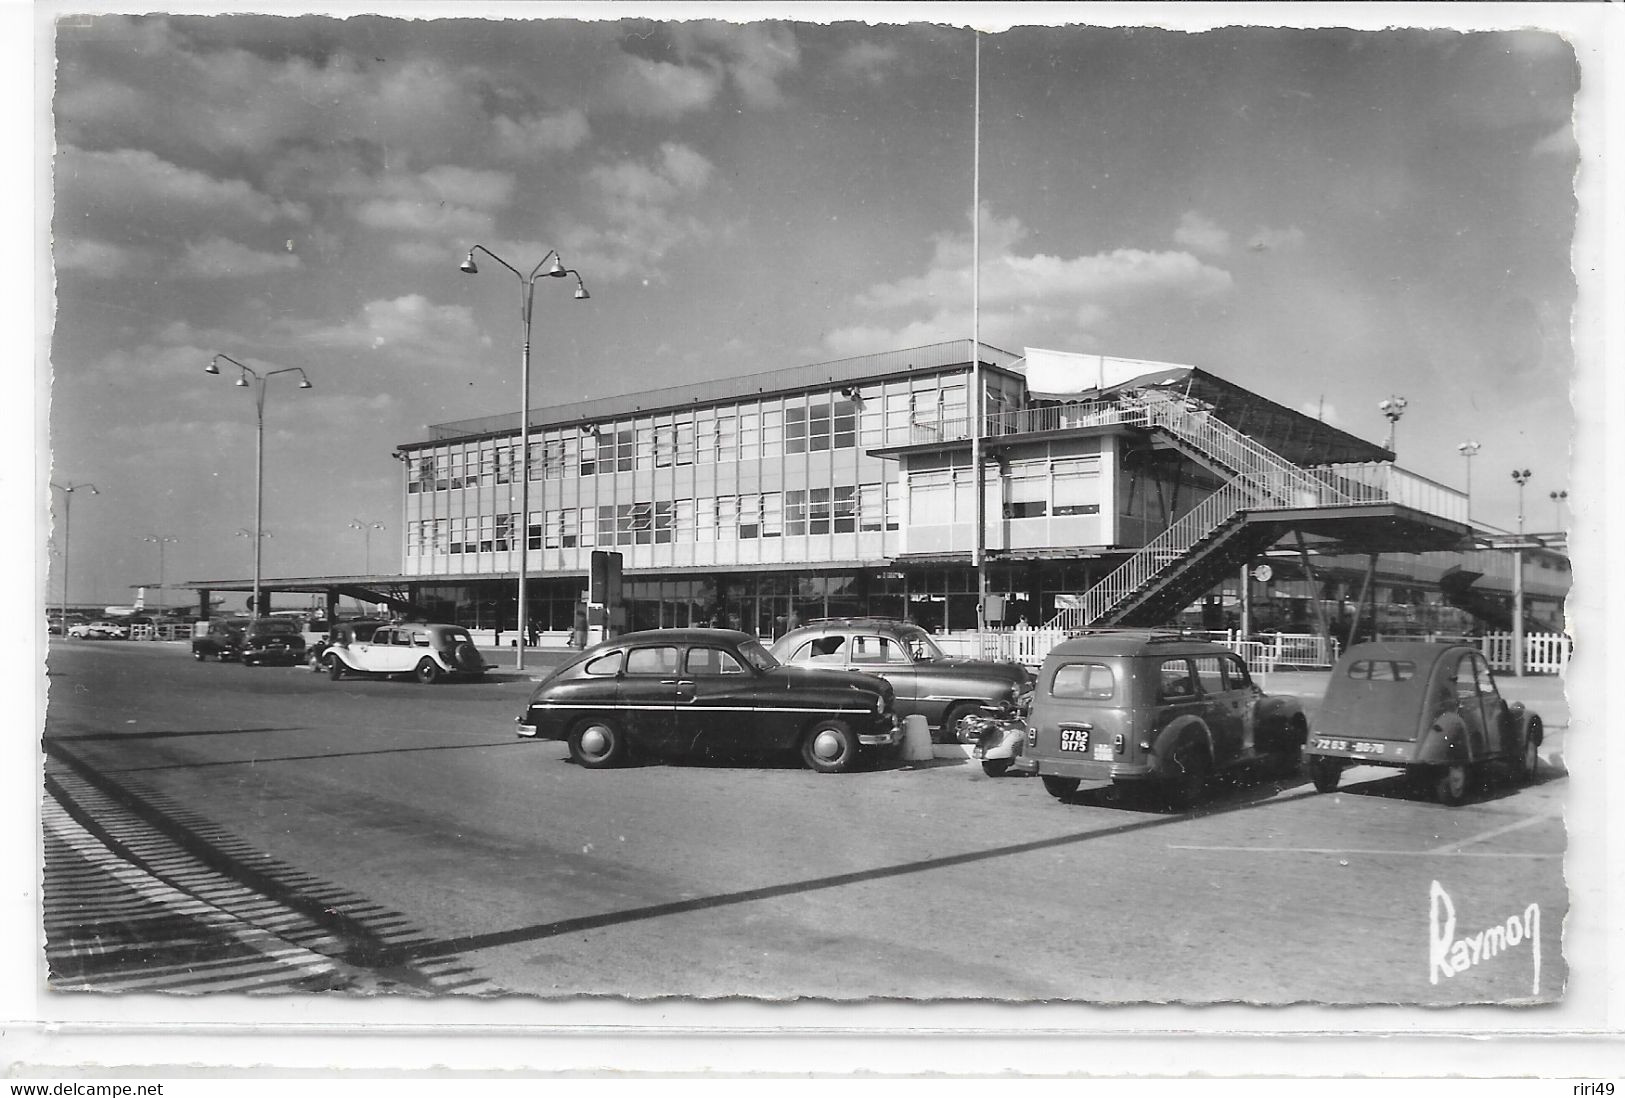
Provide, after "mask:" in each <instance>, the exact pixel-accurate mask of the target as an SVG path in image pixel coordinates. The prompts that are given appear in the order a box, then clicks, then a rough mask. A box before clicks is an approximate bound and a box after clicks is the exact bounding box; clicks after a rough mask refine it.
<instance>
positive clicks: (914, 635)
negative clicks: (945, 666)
mask: <svg viewBox="0 0 1625 1098" xmlns="http://www.w3.org/2000/svg"><path fill="white" fill-rule="evenodd" d="M900 636H901V637H902V641H903V643H904V644H906V645H908V652H909V655H911V656H913V657H914V658H915V659H917V660H942V659H947V658H948V657H947V656H945V655H943V653H942V649H940V648H938V647H937V642H936V641H934V640H932V639H931V634H929V633H927V632H926V631H925V630H924V629H921V628H919V627H918V626H915V627H913V628H910V629H905V630H903V631H902V633H901V634H900Z"/></svg>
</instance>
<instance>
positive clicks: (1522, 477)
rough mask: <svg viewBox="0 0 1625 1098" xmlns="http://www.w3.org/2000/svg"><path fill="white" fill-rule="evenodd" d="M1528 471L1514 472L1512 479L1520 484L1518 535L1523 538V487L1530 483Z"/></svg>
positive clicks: (1518, 470)
mask: <svg viewBox="0 0 1625 1098" xmlns="http://www.w3.org/2000/svg"><path fill="white" fill-rule="evenodd" d="M1529 477H1530V472H1529V470H1528V469H1514V470H1512V479H1513V480H1515V481H1517V482H1518V535H1519V536H1520V537H1522V536H1523V486H1524V485H1525V484H1528V483H1529Z"/></svg>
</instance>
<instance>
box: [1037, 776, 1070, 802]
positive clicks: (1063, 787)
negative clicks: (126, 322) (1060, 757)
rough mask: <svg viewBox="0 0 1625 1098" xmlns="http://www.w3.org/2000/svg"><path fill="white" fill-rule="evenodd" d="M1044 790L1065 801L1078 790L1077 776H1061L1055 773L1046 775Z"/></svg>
mask: <svg viewBox="0 0 1625 1098" xmlns="http://www.w3.org/2000/svg"><path fill="white" fill-rule="evenodd" d="M1044 791H1045V792H1046V793H1048V794H1049V795H1050V796H1052V797H1054V798H1055V799H1056V800H1058V801H1064V800H1066V799H1067V798H1068V797H1070V796H1072V794H1074V793H1076V792H1077V791H1078V779H1077V778H1061V777H1057V776H1056V775H1054V774H1045V775H1044Z"/></svg>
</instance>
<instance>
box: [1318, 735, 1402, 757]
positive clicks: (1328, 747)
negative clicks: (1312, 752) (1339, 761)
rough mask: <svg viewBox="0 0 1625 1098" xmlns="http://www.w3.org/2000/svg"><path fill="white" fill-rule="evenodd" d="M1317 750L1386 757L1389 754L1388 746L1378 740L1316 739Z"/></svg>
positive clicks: (1322, 737)
mask: <svg viewBox="0 0 1625 1098" xmlns="http://www.w3.org/2000/svg"><path fill="white" fill-rule="evenodd" d="M1315 749H1316V750H1319V751H1351V752H1353V753H1354V754H1356V755H1384V754H1387V752H1388V745H1387V744H1385V743H1379V742H1378V741H1376V740H1334V739H1329V738H1327V737H1325V736H1316V737H1315Z"/></svg>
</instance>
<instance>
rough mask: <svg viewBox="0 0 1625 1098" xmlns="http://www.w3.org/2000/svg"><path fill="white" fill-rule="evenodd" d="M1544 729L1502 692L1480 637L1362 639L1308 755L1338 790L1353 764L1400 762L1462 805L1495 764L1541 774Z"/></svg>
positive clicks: (1322, 781) (1336, 677)
mask: <svg viewBox="0 0 1625 1098" xmlns="http://www.w3.org/2000/svg"><path fill="white" fill-rule="evenodd" d="M1544 734H1545V732H1544V729H1543V727H1542V725H1541V721H1540V718H1539V717H1538V716H1536V715H1535V714H1534V713H1532V712H1530V711H1529V710H1528V709H1525V708H1524V705H1523V703H1522V702H1513V703H1510V704H1509V703H1508V702H1507V701H1506V699H1504V698H1502V697H1501V692H1500V690H1499V689H1498V688H1497V687H1496V685H1495V676H1494V675H1493V674H1492V673H1491V672H1490V665H1489V661H1487V660H1486V659H1485V658H1484V656H1483V653H1481V652H1479V651H1478V649H1476V648H1474V647H1472V646H1471V645H1466V644H1423V643H1418V642H1407V643H1383V642H1379V643H1372V644H1357V645H1355V646H1354V647H1353V648H1350V649H1349V650H1348V651H1347V652H1345V653H1343V657H1342V658H1341V659H1339V660H1338V661H1337V666H1336V667H1335V668H1333V669H1332V677H1331V681H1330V682H1329V683H1328V684H1327V686H1326V700H1325V702H1324V703H1323V704H1322V705H1321V708H1320V715H1319V717H1318V718H1317V719H1316V722H1315V734H1314V735H1313V736H1310V737H1309V743H1308V746H1307V747H1306V748H1305V751H1304V757H1305V760H1306V762H1307V764H1308V769H1309V776H1310V777H1311V778H1312V779H1313V780H1314V783H1315V788H1316V789H1318V790H1320V791H1321V792H1322V793H1329V792H1331V791H1332V790H1334V789H1336V788H1337V785H1338V782H1339V781H1340V780H1341V778H1342V773H1343V768H1344V767H1345V766H1351V765H1364V766H1392V767H1402V768H1403V769H1404V770H1405V772H1406V773H1407V774H1408V775H1409V776H1410V778H1411V780H1412V782H1413V784H1414V785H1415V786H1416V787H1417V788H1418V789H1423V790H1426V789H1429V788H1431V790H1432V792H1433V795H1434V796H1435V797H1437V798H1438V799H1439V801H1440V802H1442V803H1444V804H1450V805H1454V804H1460V803H1461V802H1462V801H1463V800H1465V799H1466V797H1467V793H1468V791H1469V789H1470V788H1471V786H1472V778H1473V776H1474V774H1475V772H1479V773H1482V771H1483V769H1484V768H1485V767H1486V766H1487V765H1488V764H1490V763H1496V762H1498V763H1501V764H1503V765H1505V766H1507V767H1509V768H1510V769H1511V770H1512V772H1513V774H1514V775H1515V776H1516V777H1518V778H1520V779H1525V780H1527V779H1528V778H1531V777H1533V776H1534V773H1535V770H1536V768H1537V767H1538V766H1539V764H1540V742H1541V739H1542V737H1543V736H1544Z"/></svg>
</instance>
